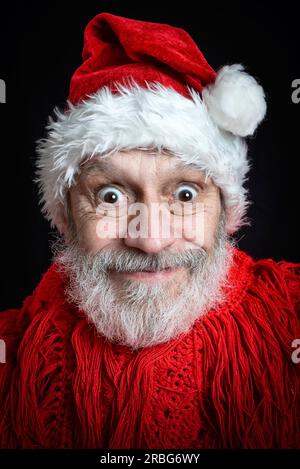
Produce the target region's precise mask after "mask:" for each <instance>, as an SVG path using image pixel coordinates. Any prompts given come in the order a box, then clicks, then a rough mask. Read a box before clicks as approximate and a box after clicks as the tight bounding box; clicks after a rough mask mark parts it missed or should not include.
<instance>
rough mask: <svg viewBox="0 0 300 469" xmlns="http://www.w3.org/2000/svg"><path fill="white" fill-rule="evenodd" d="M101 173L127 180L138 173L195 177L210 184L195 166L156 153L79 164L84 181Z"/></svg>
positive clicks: (96, 158) (113, 156)
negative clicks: (126, 178) (127, 176)
mask: <svg viewBox="0 0 300 469" xmlns="http://www.w3.org/2000/svg"><path fill="white" fill-rule="evenodd" d="M95 174H96V175H97V174H102V175H106V176H120V177H122V176H123V177H124V176H126V175H128V174H130V175H134V174H136V175H137V176H139V177H141V176H142V177H147V178H149V177H157V178H158V179H162V178H168V177H170V176H178V177H180V176H182V177H184V176H185V175H189V176H194V177H197V178H201V179H203V180H205V182H208V181H209V177H208V176H207V175H206V174H204V172H203V171H201V170H200V168H199V167H198V166H197V165H196V164H194V163H186V162H184V161H182V160H181V159H179V158H178V157H177V156H174V155H172V154H171V153H161V152H157V151H154V150H129V151H119V152H116V153H114V154H109V155H96V156H93V157H92V158H90V159H88V160H86V161H85V162H83V163H82V164H81V165H80V172H79V175H80V177H81V178H85V177H87V176H90V175H91V176H92V175H95Z"/></svg>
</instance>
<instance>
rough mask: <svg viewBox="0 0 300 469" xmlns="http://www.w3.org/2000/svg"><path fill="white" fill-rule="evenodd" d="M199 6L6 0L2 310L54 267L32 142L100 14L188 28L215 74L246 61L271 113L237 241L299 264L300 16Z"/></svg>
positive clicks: (284, 10) (279, 10)
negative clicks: (247, 222)
mask: <svg viewBox="0 0 300 469" xmlns="http://www.w3.org/2000/svg"><path fill="white" fill-rule="evenodd" d="M4 3H5V4H4ZM197 3H198V2H197ZM225 3H226V4H225ZM195 4H196V2H180V4H178V6H175V5H174V3H173V2H169V3H167V2H161V1H160V2H153V1H152V2H142V1H140V2H130V1H129V2H124V1H110V2H103V1H85V2H67V1H66V2H62V1H61V2H47V1H44V2H41V3H37V2H36V3H35V2H32V3H29V2H24V3H23V2H22V3H21V2H19V3H17V2H10V3H7V2H2V3H1V6H0V26H1V28H0V29H1V31H0V78H1V79H3V80H5V82H6V88H7V103H6V104H0V119H1V120H0V137H1V140H0V142H1V163H0V168H1V184H0V190H1V193H0V200H1V244H0V246H1V296H0V298H1V302H0V309H4V308H15V307H20V306H21V304H22V301H23V299H24V297H25V296H26V295H28V294H30V293H31V292H32V290H33V288H34V287H35V286H36V285H37V283H38V281H39V279H40V277H41V274H42V273H43V272H45V271H46V269H47V267H48V266H49V264H50V262H51V251H50V248H49V239H51V232H50V229H49V225H48V223H47V222H46V221H45V220H44V219H43V218H42V215H41V214H40V211H39V206H38V197H37V188H36V186H35V185H34V184H33V183H32V179H33V176H34V161H35V141H36V140H37V139H38V138H40V137H42V136H43V132H44V126H45V124H46V121H47V117H48V115H49V114H51V113H52V110H53V107H54V106H55V105H58V106H63V104H64V102H65V100H66V98H67V96H68V86H69V81H70V78H71V76H72V73H73V72H74V71H75V69H76V68H77V66H78V65H79V64H80V61H81V50H82V44H83V29H84V27H85V25H86V24H87V22H88V21H89V20H90V19H92V17H93V16H94V15H96V14H98V13H101V12H110V13H113V14H117V15H121V16H126V17H130V18H135V19H141V20H146V21H153V22H163V23H169V24H172V25H174V26H178V27H182V28H184V29H186V30H187V31H188V32H189V33H190V34H191V35H192V37H193V39H194V40H195V41H196V42H197V44H198V45H199V47H200V49H201V50H202V52H203V53H204V55H205V57H206V58H207V60H208V62H209V63H210V64H211V65H212V66H213V67H214V68H215V69H218V68H219V67H220V66H222V65H224V64H230V63H242V64H244V65H245V66H246V68H247V70H248V71H249V73H251V74H252V75H254V76H255V77H257V78H258V79H259V81H260V83H261V84H262V86H263V87H264V89H265V91H266V95H267V100H268V114H267V118H266V119H265V121H264V123H263V124H262V125H261V126H260V127H259V129H258V131H257V134H256V136H255V139H251V140H249V156H250V160H251V163H252V169H251V172H250V181H249V184H248V187H249V190H250V198H251V201H252V205H251V208H250V211H249V217H250V219H251V221H252V225H251V227H246V228H244V229H242V230H240V232H239V233H238V234H237V239H238V240H239V247H240V248H242V249H244V250H245V251H246V252H248V253H250V254H251V255H252V256H254V257H255V258H262V257H272V258H274V259H276V260H281V259H285V260H289V261H300V250H299V247H298V241H299V236H298V214H299V209H298V204H299V196H298V191H299V173H298V167H299V165H298V159H299V157H300V155H299V144H298V139H299V134H300V126H299V122H300V119H299V118H300V103H299V104H298V105H297V104H294V103H293V102H292V100H291V94H292V91H293V89H292V87H291V84H292V81H293V80H294V79H297V78H298V79H299V78H300V60H299V59H300V40H299V30H300V14H299V10H297V8H296V3H293V2H290V3H287V2H285V3H284V4H282V3H280V4H279V5H277V6H274V5H272V4H271V3H267V2H259V3H258V2H257V3H255V2H250V1H248V2H239V3H235V4H228V2H222V3H220V4H218V3H216V2H210V3H208V2H203V3H200V2H199V3H198V10H199V11H196V10H195Z"/></svg>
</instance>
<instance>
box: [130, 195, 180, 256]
mask: <svg viewBox="0 0 300 469" xmlns="http://www.w3.org/2000/svg"><path fill="white" fill-rule="evenodd" d="M142 205H143V207H142V209H140V208H139V209H138V210H139V214H138V215H137V216H135V217H134V216H131V217H129V218H128V225H127V234H126V237H125V238H124V244H125V246H127V247H131V248H136V249H140V250H142V251H144V252H146V253H148V254H150V253H158V252H160V251H162V250H165V249H168V248H169V247H170V246H172V244H174V242H175V237H174V235H173V230H172V226H171V221H170V220H171V218H170V215H169V214H168V213H167V209H166V208H165V207H163V208H161V207H160V208H159V207H158V204H155V203H153V202H152V203H150V204H142Z"/></svg>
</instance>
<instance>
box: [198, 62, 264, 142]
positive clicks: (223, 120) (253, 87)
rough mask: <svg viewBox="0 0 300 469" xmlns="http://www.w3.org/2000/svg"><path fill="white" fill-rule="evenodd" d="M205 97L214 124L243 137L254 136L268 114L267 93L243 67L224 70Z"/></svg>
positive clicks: (203, 96)
mask: <svg viewBox="0 0 300 469" xmlns="http://www.w3.org/2000/svg"><path fill="white" fill-rule="evenodd" d="M202 98H203V101H204V102H205V104H206V106H207V108H208V111H209V114H210V116H211V118H212V119H213V121H214V122H215V123H216V124H217V125H218V126H219V127H220V128H222V129H224V130H227V131H229V132H232V133H233V134H235V135H239V136H240V137H246V136H248V135H252V134H253V133H254V131H255V129H256V127H257V126H258V124H259V123H260V122H261V121H262V120H263V118H264V116H265V113H266V101H265V94H264V90H263V89H262V87H261V86H260V85H259V84H258V83H257V81H256V80H255V79H254V78H253V77H252V76H250V75H248V74H247V73H246V72H244V71H243V66H242V65H240V64H235V65H226V66H225V67H222V68H221V70H219V72H218V74H217V78H216V81H215V82H214V83H213V84H211V85H208V86H206V87H205V88H204V89H203V91H202Z"/></svg>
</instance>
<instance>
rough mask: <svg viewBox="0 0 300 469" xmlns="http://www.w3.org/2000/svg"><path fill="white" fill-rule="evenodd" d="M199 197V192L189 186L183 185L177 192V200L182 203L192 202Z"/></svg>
mask: <svg viewBox="0 0 300 469" xmlns="http://www.w3.org/2000/svg"><path fill="white" fill-rule="evenodd" d="M197 195H198V191H197V190H196V189H195V188H194V187H193V186H191V185H189V184H184V185H181V186H180V187H178V189H176V191H175V198H176V199H178V200H179V201H180V202H191V201H192V200H193V199H194V198H195V197H197Z"/></svg>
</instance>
